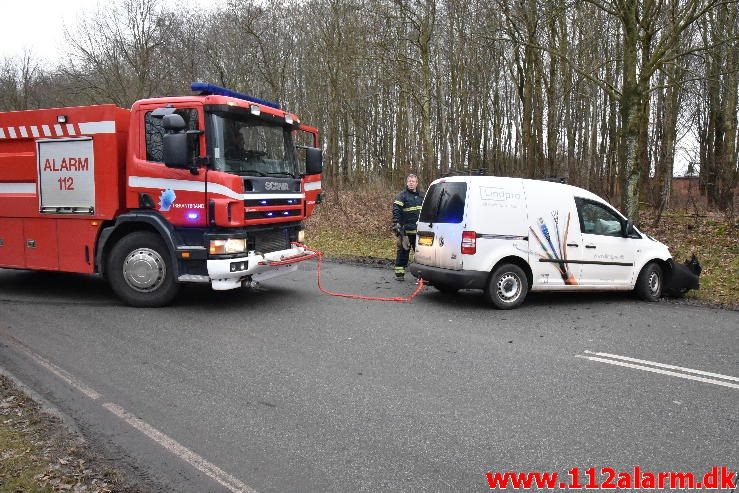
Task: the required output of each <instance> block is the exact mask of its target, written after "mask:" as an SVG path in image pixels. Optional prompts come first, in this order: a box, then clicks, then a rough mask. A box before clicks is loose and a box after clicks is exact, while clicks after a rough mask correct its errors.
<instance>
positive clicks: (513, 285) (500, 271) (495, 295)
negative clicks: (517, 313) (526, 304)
mask: <svg viewBox="0 0 739 493" xmlns="http://www.w3.org/2000/svg"><path fill="white" fill-rule="evenodd" d="M528 292H529V281H528V279H527V278H526V274H525V273H524V271H523V270H522V269H521V268H520V267H519V266H517V265H514V264H503V265H501V266H500V267H498V268H497V269H495V271H493V275H492V276H490V282H489V283H488V287H487V289H486V290H485V296H486V298H487V299H488V301H490V302H491V303H492V304H493V305H495V307H496V308H499V309H501V310H510V309H511V308H516V307H517V306H518V305H520V304H521V303H523V300H524V299H525V298H526V295H527V294H528Z"/></svg>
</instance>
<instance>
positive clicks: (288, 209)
mask: <svg viewBox="0 0 739 493" xmlns="http://www.w3.org/2000/svg"><path fill="white" fill-rule="evenodd" d="M192 88H193V92H195V93H196V95H193V96H184V97H163V98H153V99H146V100H142V101H138V102H136V103H135V104H134V105H133V107H132V108H131V109H130V110H128V109H123V108H119V107H117V106H114V105H100V106H83V107H74V108H54V109H43V110H33V111H17V112H8V113H0V267H3V268H13V269H33V270H46V271H63V272H78V273H90V274H92V273H99V274H101V275H103V276H104V277H105V278H106V279H107V280H108V281H109V283H110V285H111V287H112V288H113V291H115V293H116V294H117V295H118V296H119V297H120V298H122V299H123V300H124V301H125V302H126V303H128V304H130V305H133V306H146V307H149V306H161V305H165V304H167V303H169V302H171V301H172V300H173V299H174V297H175V296H176V294H177V291H178V289H179V287H180V284H181V283H183V282H207V283H210V284H211V286H212V288H213V289H215V290H226V289H234V288H237V287H240V286H242V285H244V284H245V283H253V282H258V281H262V280H265V279H269V278H271V277H275V276H279V275H281V274H285V273H288V272H291V271H293V270H295V269H297V265H296V264H297V262H300V261H303V260H307V259H308V258H311V256H312V254H311V253H310V252H309V251H306V250H305V248H304V247H303V246H302V242H303V227H302V221H303V220H304V219H305V218H307V217H308V216H310V215H311V214H312V212H313V209H314V207H315V205H316V203H319V202H320V198H321V170H322V153H321V150H320V149H319V148H318V131H317V130H316V129H315V128H313V127H310V126H307V125H305V124H303V123H301V122H300V120H299V119H298V117H297V116H295V115H294V114H291V113H289V112H286V111H283V110H282V109H280V107H279V105H277V104H275V103H272V102H269V101H264V100H261V99H258V98H254V97H251V96H248V95H246V94H240V93H237V92H234V91H231V90H228V89H224V88H221V87H217V86H213V85H210V84H204V83H196V84H193V86H192ZM298 139H302V140H301V141H305V142H307V143H308V144H310V145H307V146H298V145H296V140H298Z"/></svg>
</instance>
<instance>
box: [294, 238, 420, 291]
mask: <svg viewBox="0 0 739 493" xmlns="http://www.w3.org/2000/svg"><path fill="white" fill-rule="evenodd" d="M300 246H301V247H303V248H305V250H306V251H308V252H311V253H314V254H315V255H316V256H317V257H318V289H319V290H321V292H322V293H324V294H327V295H329V296H336V297H339V298H350V299H353V300H366V301H394V302H397V303H410V302H411V300H413V298H415V297H416V296H418V293H420V292H421V290H422V289H423V279H421V278H420V277H419V278H418V282H417V283H416V285H417V287H416V290H415V291H413V293H411V295H410V296H408V297H405V298H403V297H401V296H395V297H391V298H385V297H381V296H364V295H361V294H350V293H337V292H335V291H330V290H328V289H326V288H324V287H323V285H322V284H321V262H322V261H323V252H319V251H318V250H313V249H311V248H308V247H307V246H305V245H300Z"/></svg>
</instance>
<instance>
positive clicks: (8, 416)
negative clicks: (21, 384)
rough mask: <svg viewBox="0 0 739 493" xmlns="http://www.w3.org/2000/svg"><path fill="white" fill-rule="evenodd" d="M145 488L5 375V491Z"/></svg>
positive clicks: (0, 487)
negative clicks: (100, 454) (129, 477)
mask: <svg viewBox="0 0 739 493" xmlns="http://www.w3.org/2000/svg"><path fill="white" fill-rule="evenodd" d="M59 491H70V492H73V493H81V492H85V493H114V492H120V493H141V491H143V490H142V488H141V487H140V486H139V485H135V484H128V483H126V482H125V480H124V478H123V477H122V476H121V475H120V473H119V472H118V470H116V469H114V468H112V467H110V464H109V463H108V461H105V460H103V459H102V458H101V457H99V456H97V455H94V454H93V453H92V452H91V451H90V450H88V449H87V448H86V447H85V446H84V445H82V444H80V443H79V441H78V439H77V437H74V436H72V435H71V434H70V433H69V432H68V431H67V430H66V429H65V428H64V426H63V425H62V423H61V422H60V421H59V419H58V418H56V417H53V416H50V415H48V414H46V413H44V412H42V411H41V409H40V408H39V405H38V404H37V403H35V402H34V401H32V400H31V399H30V398H29V397H28V396H26V395H25V394H24V393H23V392H21V391H20V390H19V389H18V388H17V387H15V385H14V384H13V383H12V382H11V381H10V380H9V379H8V378H7V377H5V376H4V375H0V493H18V492H23V493H51V492H59Z"/></svg>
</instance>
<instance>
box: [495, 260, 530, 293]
mask: <svg viewBox="0 0 739 493" xmlns="http://www.w3.org/2000/svg"><path fill="white" fill-rule="evenodd" d="M503 264H513V265H516V266H518V267H520V268H521V270H523V272H524V274H526V280H527V281H528V282H529V287H531V286H532V285H533V283H534V273H533V271H532V270H531V266H530V265H529V263H528V262H527V261H525V260H524V259H522V258H521V257H517V256H515V255H510V256H508V257H503V258H502V259H500V260H498V262H496V264H495V265H494V266H493V268H492V269H490V272H489V274H488V281H490V277H491V276H492V275H493V272H495V270H496V269H497V268H498V267H500V266H501V265H503Z"/></svg>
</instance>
